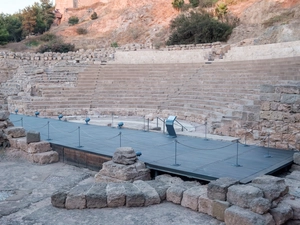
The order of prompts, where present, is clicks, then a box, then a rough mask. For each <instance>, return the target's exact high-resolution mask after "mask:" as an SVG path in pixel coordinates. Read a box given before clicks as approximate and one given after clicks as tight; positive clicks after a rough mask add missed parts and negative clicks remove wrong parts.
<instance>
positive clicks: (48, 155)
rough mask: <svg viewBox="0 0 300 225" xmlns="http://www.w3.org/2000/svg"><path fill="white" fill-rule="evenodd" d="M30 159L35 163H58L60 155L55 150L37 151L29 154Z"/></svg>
mask: <svg viewBox="0 0 300 225" xmlns="http://www.w3.org/2000/svg"><path fill="white" fill-rule="evenodd" d="M29 160H31V161H32V162H34V163H39V164H50V163H56V162H58V161H59V155H58V153H57V152H55V151H49V152H43V153H35V154H30V155H29Z"/></svg>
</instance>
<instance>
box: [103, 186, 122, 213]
mask: <svg viewBox="0 0 300 225" xmlns="http://www.w3.org/2000/svg"><path fill="white" fill-rule="evenodd" d="M106 195H107V206H108V207H121V206H124V205H125V200H126V195H125V188H124V186H123V184H122V183H109V184H107V186H106Z"/></svg>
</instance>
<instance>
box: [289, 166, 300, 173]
mask: <svg viewBox="0 0 300 225" xmlns="http://www.w3.org/2000/svg"><path fill="white" fill-rule="evenodd" d="M293 171H300V165H298V164H293V165H292V166H291V169H290V172H293Z"/></svg>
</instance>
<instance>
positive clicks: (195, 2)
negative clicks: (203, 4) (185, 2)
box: [189, 0, 199, 8]
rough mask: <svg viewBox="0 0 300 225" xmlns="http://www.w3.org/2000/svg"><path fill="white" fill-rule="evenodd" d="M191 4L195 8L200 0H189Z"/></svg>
mask: <svg viewBox="0 0 300 225" xmlns="http://www.w3.org/2000/svg"><path fill="white" fill-rule="evenodd" d="M189 1H190V4H191V5H192V6H193V7H194V8H195V7H198V6H199V0H189Z"/></svg>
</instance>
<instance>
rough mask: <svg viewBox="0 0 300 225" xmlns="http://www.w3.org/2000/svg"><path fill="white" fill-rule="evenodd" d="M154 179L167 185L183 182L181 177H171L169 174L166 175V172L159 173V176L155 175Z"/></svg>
mask: <svg viewBox="0 0 300 225" xmlns="http://www.w3.org/2000/svg"><path fill="white" fill-rule="evenodd" d="M155 180H156V181H161V182H164V183H166V184H167V185H169V186H172V185H179V184H181V183H183V180H182V179H181V178H179V177H172V176H171V175H168V174H163V175H159V176H157V177H155Z"/></svg>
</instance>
